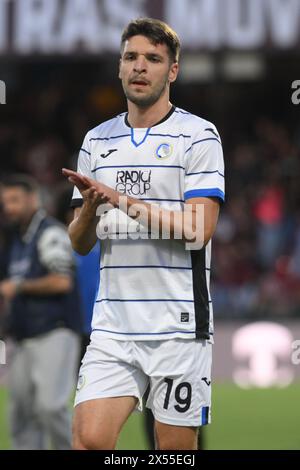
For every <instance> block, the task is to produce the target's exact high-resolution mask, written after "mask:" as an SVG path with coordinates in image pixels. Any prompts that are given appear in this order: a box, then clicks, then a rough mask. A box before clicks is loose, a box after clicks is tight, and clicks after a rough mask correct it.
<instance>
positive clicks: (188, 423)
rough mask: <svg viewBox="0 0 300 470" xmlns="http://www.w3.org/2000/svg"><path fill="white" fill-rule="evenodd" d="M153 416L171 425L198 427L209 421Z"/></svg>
mask: <svg viewBox="0 0 300 470" xmlns="http://www.w3.org/2000/svg"><path fill="white" fill-rule="evenodd" d="M154 418H155V419H156V421H159V422H160V423H163V424H170V425H171V426H185V427H195V428H199V427H200V426H206V424H210V421H209V422H208V423H206V424H202V422H201V420H197V421H195V420H194V421H192V420H189V421H185V422H184V421H183V420H179V419H178V420H177V419H170V418H165V417H163V418H161V417H159V416H155V415H154Z"/></svg>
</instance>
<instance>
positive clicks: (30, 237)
mask: <svg viewBox="0 0 300 470" xmlns="http://www.w3.org/2000/svg"><path fill="white" fill-rule="evenodd" d="M1 199H2V205H3V212H4V215H5V216H6V218H7V220H8V222H9V223H11V226H12V228H13V238H12V240H11V242H10V251H9V256H8V263H7V277H6V278H5V279H3V280H2V281H1V282H0V294H1V296H2V298H3V300H4V302H5V304H6V307H7V310H9V313H8V317H7V320H8V321H7V334H8V335H9V336H10V337H11V338H13V339H14V340H15V342H16V346H15V351H14V356H13V358H12V363H11V366H10V373H9V375H10V377H9V388H10V399H11V432H12V441H13V447H14V448H15V449H45V448H47V446H48V444H49V443H48V439H50V441H51V446H52V448H53V449H69V448H70V438H71V435H70V434H71V429H70V423H71V421H70V410H69V399H70V394H71V392H72V391H73V387H74V386H75V381H76V373H77V370H76V369H77V361H78V353H79V336H78V333H79V332H80V331H81V328H82V325H81V317H80V309H79V302H78V299H77V287H76V281H75V276H74V261H73V257H72V251H71V246H70V242H69V238H68V235H67V232H66V229H65V228H64V227H63V226H62V225H61V224H59V223H58V221H57V220H55V219H53V218H51V217H49V216H47V214H46V212H45V211H44V210H43V209H42V208H41V205H40V201H39V196H38V189H37V186H36V184H35V181H34V180H33V179H31V178H30V177H28V176H24V175H13V176H11V178H8V179H6V181H5V182H4V183H3V184H2V188H1Z"/></svg>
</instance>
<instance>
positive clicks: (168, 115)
mask: <svg viewBox="0 0 300 470" xmlns="http://www.w3.org/2000/svg"><path fill="white" fill-rule="evenodd" d="M174 111H175V106H174V105H173V104H172V108H171V109H170V111H169V112H168V113H167V114H166V115H165V117H163V118H162V119H161V120H160V121H158V122H156V123H155V124H154V125H153V126H151V129H152V127H155V126H158V125H159V124H162V123H163V122H165V121H166V120H167V119H169V117H170V116H172V114H173V113H174ZM124 122H125V124H126V126H127V127H130V128H131V125H130V124H129V122H128V113H126V114H125V118H124Z"/></svg>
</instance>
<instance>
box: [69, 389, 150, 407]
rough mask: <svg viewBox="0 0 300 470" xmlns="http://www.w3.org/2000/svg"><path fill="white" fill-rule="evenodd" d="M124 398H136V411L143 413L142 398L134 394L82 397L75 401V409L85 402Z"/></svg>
mask: <svg viewBox="0 0 300 470" xmlns="http://www.w3.org/2000/svg"><path fill="white" fill-rule="evenodd" d="M122 397H134V398H136V399H137V400H138V402H137V404H136V407H135V410H137V411H143V409H142V406H141V404H142V397H138V396H137V395H134V394H128V393H124V394H122V393H117V394H116V395H113V394H109V395H98V394H97V395H90V396H86V397H82V398H79V399H77V398H75V400H74V405H73V407H74V408H75V407H76V406H77V405H80V404H81V403H84V402H85V401H91V400H97V399H99V398H122Z"/></svg>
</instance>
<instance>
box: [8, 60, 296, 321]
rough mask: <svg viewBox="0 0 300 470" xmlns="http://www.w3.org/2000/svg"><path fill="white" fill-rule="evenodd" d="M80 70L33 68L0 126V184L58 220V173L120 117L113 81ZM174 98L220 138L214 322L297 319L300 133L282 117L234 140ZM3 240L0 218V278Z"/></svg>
mask: <svg viewBox="0 0 300 470" xmlns="http://www.w3.org/2000/svg"><path fill="white" fill-rule="evenodd" d="M87 68H88V67H86V66H85V64H84V63H83V64H82V66H81V67H80V68H79V67H76V68H73V67H72V65H71V66H69V67H68V68H67V69H66V71H65V72H64V70H65V69H64V68H63V67H61V68H60V69H59V70H60V72H59V76H57V70H55V69H53V70H51V68H50V69H49V70H48V69H47V64H43V65H41V64H39V70H37V74H36V75H35V74H34V66H33V65H31V66H30V74H29V75H26V73H23V74H22V86H20V85H19V86H15V90H14V97H13V99H12V100H11V102H10V103H9V106H6V107H5V111H4V112H5V119H3V120H2V122H0V149H1V178H5V176H6V175H7V174H9V173H12V172H25V173H29V174H31V175H33V176H34V177H35V178H36V179H37V181H38V182H39V184H40V186H41V192H42V198H43V203H44V205H45V207H46V208H47V209H48V211H49V212H50V213H51V214H53V215H56V216H57V217H58V218H60V219H61V220H64V221H67V219H68V217H66V214H67V212H68V207H69V201H70V194H71V187H70V185H69V184H67V183H66V182H65V181H64V178H63V177H62V175H61V168H62V167H63V166H66V167H70V168H74V167H75V166H76V160H77V152H78V149H79V148H80V147H81V143H82V140H83V137H84V135H85V133H86V132H87V130H88V129H90V128H92V127H94V126H95V125H97V124H98V123H100V122H101V121H103V120H106V119H109V118H110V117H112V116H113V115H114V114H117V113H118V112H122V111H123V110H124V109H125V102H124V98H123V94H122V90H121V88H120V86H119V84H117V82H114V81H111V80H110V78H109V77H110V76H111V75H115V74H114V73H112V71H111V70H110V71H109V73H106V75H107V76H105V72H103V73H101V72H100V71H99V70H98V79H99V78H100V77H101V78H102V80H101V82H100V81H98V82H97V81H96V80H95V78H94V79H93V77H92V75H93V69H91V70H90V73H89V74H87V73H86V69H87ZM73 73H74V76H75V75H76V80H75V79H73ZM34 77H36V78H34ZM95 83H101V85H97V84H95ZM25 90H26V92H25ZM176 93H177V95H176ZM188 93H190V96H189V95H188ZM174 95H175V97H174V103H175V104H177V105H178V106H181V107H183V108H185V109H187V110H189V111H192V112H195V113H197V114H199V115H200V116H202V117H204V118H207V119H208V120H212V121H213V122H215V123H216V125H217V127H218V128H219V131H220V133H221V136H222V137H223V144H224V154H225V161H226V195H227V196H226V197H227V202H226V204H225V205H224V207H223V208H222V210H221V215H220V220H219V224H218V227H217V231H216V234H215V236H214V242H213V243H214V245H213V246H214V249H213V263H212V266H213V270H212V297H213V301H214V310H215V316H216V317H222V318H237V317H239V318H240V317H248V318H252V319H257V318H262V317H263V318H266V317H268V318H270V317H275V318H276V317H278V316H281V315H283V316H300V184H299V181H300V128H299V129H298V130H297V128H295V127H294V128H293V129H291V128H290V127H289V125H288V124H283V122H284V117H283V119H282V120H280V121H278V120H276V121H275V120H274V119H272V118H267V117H265V116H264V115H258V114H257V116H256V118H255V120H254V121H253V123H252V125H251V128H249V129H248V130H247V132H244V133H238V134H237V136H236V138H235V134H234V130H233V129H232V126H233V124H234V123H232V122H230V121H228V119H227V120H226V115H227V112H226V109H225V110H224V111H223V113H222V115H223V118H222V117H221V119H220V120H218V119H215V117H214V115H207V114H205V112H202V108H201V99H202V98H203V100H204V102H205V100H208V99H209V98H208V97H203V95H202V96H201V93H198V95H197V97H196V98H195V95H193V92H192V91H190V92H189V91H187V92H186V93H185V95H184V94H183V93H182V91H181V89H180V86H179V87H178V88H177V89H175V93H174ZM8 100H9V96H8ZM204 108H205V106H204ZM228 111H230V109H229V110H228ZM242 114H243V111H242V110H241V119H242V118H243V116H242ZM229 132H231V134H233V135H232V136H231V138H228V139H227V136H228V134H229ZM8 240H9V233H8V230H7V227H6V222H5V219H4V218H3V216H1V217H0V254H1V257H0V263H1V266H0V276H1V275H2V273H3V272H5V269H4V267H5V262H6V259H5V255H6V252H7V250H6V244H7V243H8Z"/></svg>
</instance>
